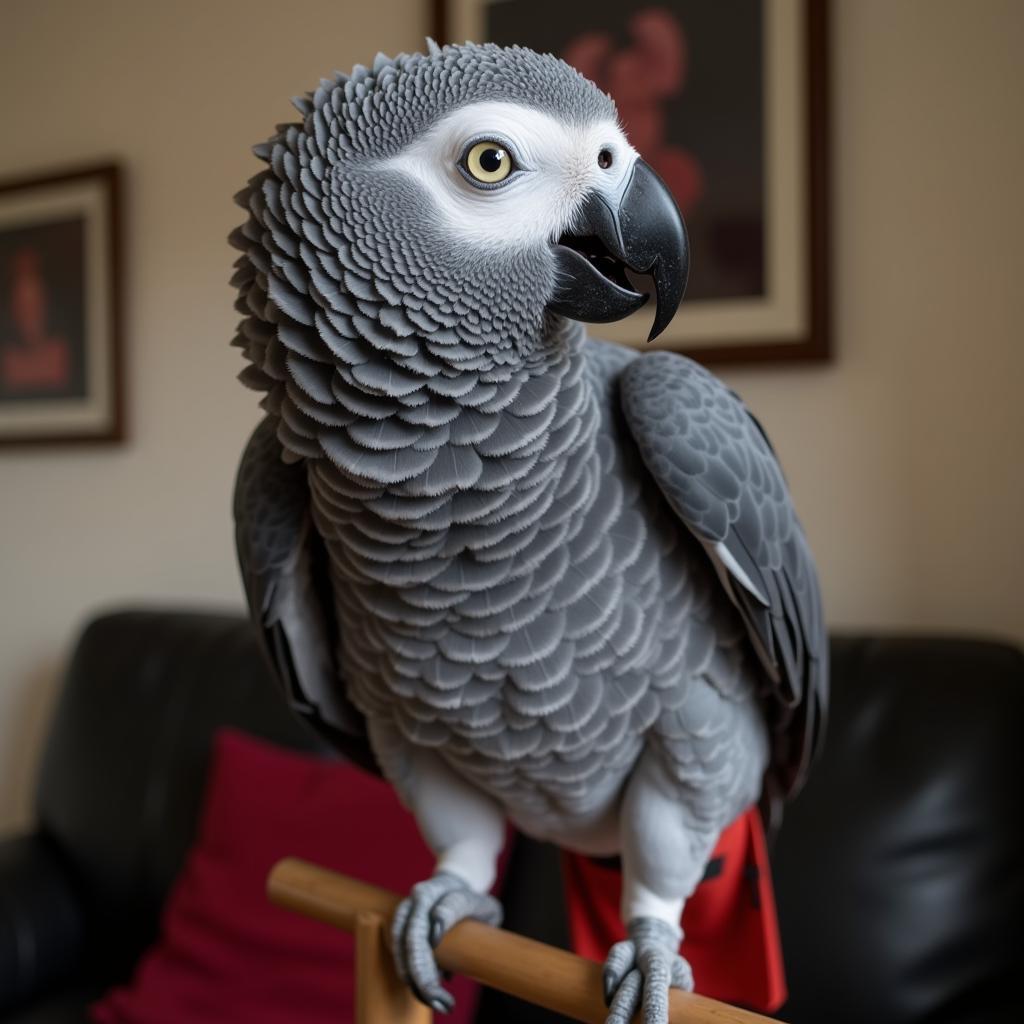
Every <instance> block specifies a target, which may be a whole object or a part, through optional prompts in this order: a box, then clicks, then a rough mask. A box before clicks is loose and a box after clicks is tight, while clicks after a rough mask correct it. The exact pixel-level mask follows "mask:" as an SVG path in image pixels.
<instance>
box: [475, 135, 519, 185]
mask: <svg viewBox="0 0 1024 1024" xmlns="http://www.w3.org/2000/svg"><path fill="white" fill-rule="evenodd" d="M465 167H466V170H467V171H469V173H470V176H471V177H473V178H475V179H476V180H477V181H481V182H483V183H484V184H485V185H496V184H497V183H498V182H499V181H504V180H505V179H506V178H507V177H508V176H509V175H510V174H511V173H512V155H511V154H510V153H509V151H508V150H507V149H505V147H504V146H503V145H502V144H501V143H500V142H478V143H476V145H474V146H472V147H471V148H470V150H469V152H468V153H467V154H466V157H465Z"/></svg>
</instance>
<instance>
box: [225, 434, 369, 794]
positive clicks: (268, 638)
mask: <svg viewBox="0 0 1024 1024" xmlns="http://www.w3.org/2000/svg"><path fill="white" fill-rule="evenodd" d="M281 454H282V453H281V443H280V441H278V439H277V434H276V425H275V422H274V418H273V417H267V418H266V419H265V420H263V422H262V423H260V425H259V426H258V427H257V428H256V429H255V431H253V434H252V437H251V438H250V440H249V443H248V445H247V446H246V449H245V452H244V454H243V455H242V461H241V463H240V465H239V468H238V476H237V478H236V481H235V495H234V515H235V544H236V548H237V552H238V564H239V567H240V569H241V572H242V583H243V586H244V588H245V595H246V599H247V600H248V603H249V613H250V615H251V616H252V619H253V621H254V622H255V623H256V625H257V626H258V627H259V630H260V635H261V637H262V639H263V644H264V650H265V653H266V654H267V657H268V658H269V660H270V664H271V667H272V668H273V670H274V674H275V676H276V677H277V679H278V682H279V683H280V685H281V687H282V689H283V690H284V694H285V697H286V698H287V700H288V703H289V705H290V706H291V707H292V709H293V710H294V711H296V712H298V713H299V714H300V715H302V716H303V717H304V718H306V719H308V720H309V721H310V722H311V723H312V725H313V726H314V727H315V728H316V729H317V731H319V732H320V733H321V734H323V735H324V736H326V738H327V739H328V740H329V741H330V742H331V743H332V744H333V745H334V746H336V747H338V748H339V749H340V750H341V752H342V753H344V754H345V755H346V756H347V757H349V758H350V759H351V760H353V761H355V762H356V763H357V764H360V765H362V766H363V767H364V768H367V769H369V770H371V771H374V772H377V773H378V774H379V769H378V768H377V765H376V761H375V760H374V758H373V754H372V752H371V750H370V746H369V742H368V740H367V736H366V725H365V722H364V720H363V716H362V714H361V713H360V712H359V711H358V709H357V708H356V707H355V706H354V705H353V704H352V703H351V701H349V699H348V698H347V696H346V694H345V687H344V681H343V679H342V675H341V673H340V672H339V671H338V661H337V652H338V651H339V650H340V638H339V636H338V631H337V625H336V623H337V615H336V614H335V608H334V601H333V597H332V595H331V589H330V583H329V581H328V579H327V576H326V571H325V566H326V564H327V560H326V552H325V551H324V548H323V544H322V542H321V540H320V537H319V536H318V534H317V532H316V530H315V529H314V527H313V522H312V517H311V515H310V507H309V502H310V498H309V488H308V484H307V482H306V467H305V465H304V463H303V462H292V463H285V462H284V461H283V460H282V457H281Z"/></svg>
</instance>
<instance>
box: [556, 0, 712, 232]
mask: <svg viewBox="0 0 1024 1024" xmlns="http://www.w3.org/2000/svg"><path fill="white" fill-rule="evenodd" d="M628 27H629V34H630V38H631V40H632V42H631V43H630V45H629V46H627V47H625V48H621V49H616V48H615V40H614V37H613V36H612V34H611V33H610V32H584V33H582V34H580V35H578V36H576V37H574V38H573V39H572V40H570V42H569V43H568V44H566V46H565V48H564V50H563V51H562V53H561V57H562V58H563V60H565V61H567V62H568V63H569V64H572V65H573V67H575V68H576V69H577V70H579V71H580V72H582V73H583V74H584V75H586V76H587V77H588V78H590V79H592V80H593V81H594V82H596V83H597V84H598V85H599V86H600V87H601V88H602V89H604V91H605V92H608V93H610V94H611V95H612V96H613V97H614V99H615V102H616V104H617V105H618V108H619V114H620V115H621V117H622V122H623V125H624V127H625V129H626V132H627V134H628V135H629V140H630V142H631V143H632V144H633V145H634V146H635V147H636V148H637V149H638V150H639V151H640V153H642V154H643V157H644V159H645V160H647V162H648V163H650V164H651V165H652V166H653V167H654V169H655V170H656V171H657V172H658V174H660V175H661V177H662V178H663V179H664V181H665V184H666V185H668V187H669V188H670V189H671V190H672V194H673V195H674V196H675V199H676V202H677V203H678V204H679V209H680V211H681V212H682V214H683V216H684V217H687V216H689V214H690V213H691V212H692V210H693V208H694V206H695V205H696V204H697V202H698V201H699V200H700V198H701V195H702V194H703V192H704V174H703V172H702V170H701V166H700V164H699V162H698V161H697V159H696V158H695V157H694V156H693V154H691V153H689V152H688V151H687V150H685V149H683V148H682V147H681V146H676V145H673V144H671V143H669V142H666V140H665V125H666V121H667V113H666V110H665V106H666V103H667V101H668V100H671V99H674V98H675V97H677V96H679V95H681V94H682V92H683V89H684V88H685V85H686V74H687V69H688V63H689V46H688V43H687V39H686V32H685V30H684V29H683V26H682V25H681V24H680V23H679V21H678V19H677V18H675V17H674V16H673V14H672V12H671V11H668V10H665V9H664V8H663V7H647V8H644V9H643V10H641V11H638V12H637V13H636V14H635V15H633V17H632V18H630V20H629V23H628Z"/></svg>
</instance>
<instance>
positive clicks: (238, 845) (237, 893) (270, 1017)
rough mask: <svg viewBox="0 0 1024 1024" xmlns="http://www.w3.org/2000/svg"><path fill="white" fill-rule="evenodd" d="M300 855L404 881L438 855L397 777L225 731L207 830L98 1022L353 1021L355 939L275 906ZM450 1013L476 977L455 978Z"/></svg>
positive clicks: (402, 887) (469, 996)
mask: <svg viewBox="0 0 1024 1024" xmlns="http://www.w3.org/2000/svg"><path fill="white" fill-rule="evenodd" d="M289 855H294V856H297V857H303V858H306V859H307V860H310V861H314V862H316V863H317V864H322V865H324V866H325V867H329V868H333V869H335V870H337V871H342V872H345V873H346V874H351V875H355V876H357V877H359V878H362V879H365V880H366V881H368V882H373V883H375V884H377V885H382V886H386V887H388V888H391V889H395V890H398V891H399V892H405V891H407V890H408V889H409V888H410V886H412V885H413V884H414V883H415V882H417V881H419V880H420V879H422V878H426V877H427V876H429V875H430V873H431V872H432V870H433V866H434V862H433V857H432V856H431V854H430V852H429V851H428V850H427V848H426V846H425V845H424V843H423V840H422V839H421V838H420V836H419V832H418V830H417V828H416V825H415V823H414V822H413V820H412V817H411V816H410V815H409V814H408V812H407V811H405V810H404V809H403V808H402V807H401V805H400V804H399V803H398V800H397V798H396V797H395V795H394V793H393V792H392V790H391V787H390V786H388V785H387V784H385V783H384V782H381V781H380V780H378V779H374V778H372V777H370V776H368V775H366V774H365V773H364V772H361V771H359V770H358V769H356V768H353V767H352V766H351V765H347V764H343V763H339V762H336V761H327V760H324V759H320V758H315V757H308V756H304V755H300V754H295V753H291V752H288V751H285V750H282V749H280V748H278V747H274V746H271V745H269V744H267V743H264V742H262V741H259V740H255V739H253V738H251V737H249V736H246V735H245V734H243V733H239V732H235V731H232V730H224V731H222V732H221V733H219V734H218V736H217V737H216V739H215V743H214V751H213V759H212V768H211V772H210V776H209V780H208V783H207V792H206V801H205V805H204V808H203V813H202V817H201V821H200V827H199V835H198V838H197V840H196V844H195V846H194V847H193V849H192V851H191V852H190V854H189V856H188V859H187V861H186V863H185V867H184V869H183V871H182V874H181V875H180V876H179V878H178V880H177V882H176V883H175V885H174V888H173V889H172V891H171V894H170V896H169V898H168V901H167V905H166V907H165V909H164V914H163V920H162V931H161V937H160V939H159V940H158V942H157V943H156V945H155V946H154V947H153V948H152V949H151V950H150V951H149V952H148V953H146V954H145V955H144V957H143V958H142V960H141V962H140V964H139V966H138V968H137V970H136V974H135V977H134V979H133V980H132V982H131V984H129V985H128V986H127V987H124V988H118V989H114V990H112V991H111V992H109V993H108V994H107V995H106V996H105V997H104V998H103V999H102V1000H101V1001H100V1002H99V1003H96V1004H94V1005H93V1006H92V1007H91V1010H90V1016H91V1020H92V1021H93V1022H95V1024H182V1022H184V1021H187V1022H189V1024H234V1022H239V1024H242V1022H244V1024H343V1022H345V1021H351V1020H352V1019H353V1014H354V1000H353V997H354V987H355V982H354V945H353V940H352V937H351V936H349V935H347V934H345V933H343V932H340V931H337V930H335V929H333V928H330V927H328V926H327V925H324V924H320V923H318V922H316V921H310V920H308V919H306V918H304V917H301V916H300V915H298V914H295V913H292V912H290V911H286V910H281V909H279V908H277V907H274V906H271V905H270V903H269V902H268V901H267V898H266V895H265V885H266V879H267V873H268V872H269V870H270V867H271V865H272V864H274V863H275V862H276V861H277V860H279V859H280V858H281V857H284V856H289ZM451 988H452V991H453V992H454V993H455V996H456V999H457V1004H456V1008H455V1010H454V1012H453V1013H452V1014H451V1016H450V1017H449V1018H447V1019H448V1020H451V1021H456V1022H460V1024H466V1022H468V1021H469V1020H471V1019H472V1016H473V1011H474V1008H475V1004H476V996H477V989H476V986H475V985H473V983H472V982H469V981H467V980H466V979H463V978H457V979H455V980H454V981H453V982H452V984H451Z"/></svg>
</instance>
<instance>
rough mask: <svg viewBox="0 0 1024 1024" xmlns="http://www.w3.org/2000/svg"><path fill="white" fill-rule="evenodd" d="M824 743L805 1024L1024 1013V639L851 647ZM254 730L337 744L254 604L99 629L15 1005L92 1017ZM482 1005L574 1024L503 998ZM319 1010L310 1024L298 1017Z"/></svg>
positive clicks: (14, 1013)
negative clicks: (240, 742) (94, 1001)
mask: <svg viewBox="0 0 1024 1024" xmlns="http://www.w3.org/2000/svg"><path fill="white" fill-rule="evenodd" d="M832 656H833V678H834V686H833V703H832V714H831V726H830V732H829V738H828V742H827V744H826V750H825V754H824V756H823V758H822V759H821V761H820V762H819V764H818V766H817V769H816V771H815V772H814V773H813V776H812V779H811V782H810V783H809V785H808V786H807V788H806V790H805V792H804V793H803V795H802V796H801V797H800V798H799V800H798V801H796V802H795V803H794V804H793V805H792V806H791V807H790V809H789V811H788V813H787V816H786V820H785V822H784V824H783V827H782V831H781V833H780V835H779V838H778V841H777V843H776V846H775V850H774V854H773V865H774V871H775V875H776V885H777V896H778V902H779V913H780V919H781V924H782V931H783V940H784V947H785V951H786V962H787V969H788V976H789V984H790V990H791V998H790V1001H789V1003H788V1004H787V1006H786V1007H785V1008H784V1010H783V1011H782V1012H781V1014H780V1017H781V1018H782V1019H784V1020H787V1021H790V1022H792V1024H864V1022H868V1021H870V1022H872V1024H903V1022H907V1024H909V1022H916V1024H983V1022H984V1024H989V1022H992V1024H994V1022H1011V1021H1018V1020H1024V797H1022V788H1021V787H1022V784H1024V655H1022V653H1021V652H1020V651H1019V650H1017V649H1016V648H1014V647H1010V646H1006V645H1001V644H997V643H990V642H984V641H975V640H958V639H943V638H935V637H930V638H923V637H922V638H905V637H892V638H868V637H845V638H839V639H835V640H834V641H833V648H832ZM224 724H232V725H235V726H239V727H241V728H244V729H246V730H248V731H249V732H251V733H253V734H255V735H258V736H262V737H265V738H267V739H271V740H273V741H276V742H278V743H281V744H283V745H286V746H289V747H293V748H299V749H316V748H318V747H319V746H320V743H319V741H318V740H317V739H316V738H315V737H314V736H313V734H312V733H311V732H309V731H307V729H306V727H305V726H304V725H302V724H301V723H299V722H298V721H297V720H294V719H293V718H291V717H290V716H289V714H288V713H287V712H286V710H285V708H284V706H283V703H282V701H281V699H280V698H279V696H278V694H277V691H276V689H275V688H274V685H273V683H272V682H271V680H270V678H269V675H268V670H267V669H266V667H265V666H264V664H263V662H262V660H261V657H260V654H259V653H258V650H257V646H256V642H255V638H254V635H253V632H252V631H251V629H250V627H249V626H248V624H247V623H246V622H245V621H244V620H243V619H241V618H238V617H233V616H225V615H212V614H198V613H168V612H149V611H145V612H144V611H130V612H124V613H120V614H112V615H106V616H103V617H101V618H99V619H97V620H96V621H94V622H93V623H92V624H91V625H90V626H89V627H88V629H87V630H86V631H85V633H84V634H83V636H82V637H81V640H80V642H79V644H78V647H77V649H76V651H75V654H74V657H73V660H72V663H71V665H70V668H69V670H68V673H67V678H66V682H65V686H64V689H63V693H62V695H61V697H60V700H59V703H58V707H57V711H56V714H55V717H54V721H53V724H52V727H51V729H50V735H49V739H48V741H47V744H46V750H45V753H44V756H43V760H42V765H41V769H40V775H39V787H38V795H37V802H36V809H37V816H38V817H37V825H36V828H35V831H34V832H33V833H32V834H30V835H25V836H20V837H13V838H7V839H6V840H3V841H0V1020H4V1021H7V1022H11V1024H30V1022H31V1024H58V1022H70V1021H81V1020H84V1007H85V1005H86V1003H87V1002H88V1001H89V999H91V998H92V997H93V996H94V995H96V994H97V993H99V992H100V991H102V990H103V989H104V988H105V987H106V986H107V985H109V984H111V983H112V982H114V981H118V980H122V979H124V978H125V977H126V976H128V974H129V973H130V971H131V967H132V965H133V964H134V962H135V960H136V959H137V957H138V956H139V954H140V952H141V951H142V950H143V949H144V948H145V946H146V945H148V943H149V942H150V941H152V939H153V938H154V935H155V929H156V923H157V917H158V912H159V908H160V906H161V904H162V901H163V899H164V897H165V895H166V893H167V891H168V888H169V886H170V884H171V881H172V879H173V878H174V877H175V874H176V872H177V871H178V869H179V867H180V865H181V863H182V860H183V857H184V855H185V852H186V850H187V848H188V845H189V843H190V841H191V838H192V834H193V830H194V827H195V822H196V816H197V811H198V806H199V801H200V797H201V791H202V783H203V779H204V774H205V769H206V761H207V756H208V748H209V740H210V736H211V733H212V732H213V730H214V729H215V728H217V727H218V726H220V725H224ZM558 887H559V881H558V869H557V861H556V858H555V855H554V853H553V851H552V850H550V849H549V848H547V847H543V846H540V845H538V844H534V843H530V842H526V841H521V842H520V843H519V844H518V845H517V847H516V849H515V852H514V854H513V858H512V861H511V864H510V867H509V871H508V875H507V882H506V890H505V903H506V906H507V922H506V923H507V924H508V926H510V927H513V928H516V929H518V930H521V931H524V932H526V933H527V934H532V935H535V936H537V937H540V938H543V939H545V940H547V941H552V942H555V943H557V944H564V942H565V926H564V921H563V920H562V918H561V914H560V913H559V911H558V906H559V900H558V892H557V890H558ZM479 1019H480V1020H481V1021H487V1022H488V1024H501V1022H503V1021H511V1020H516V1021H521V1022H529V1021H532V1022H535V1024H539V1022H540V1021H541V1020H545V1021H551V1020H554V1018H553V1017H551V1016H550V1015H546V1014H544V1013H543V1012H541V1011H538V1010H534V1009H531V1008H528V1007H525V1006H523V1005H522V1004H517V1003H515V1002H514V1001H511V1000H508V999H506V998H504V997H500V996H498V995H496V994H491V993H488V994H486V995H485V999H484V1002H483V1003H482V1005H481V1009H480V1013H479ZM296 1024H301V1022H296Z"/></svg>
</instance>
